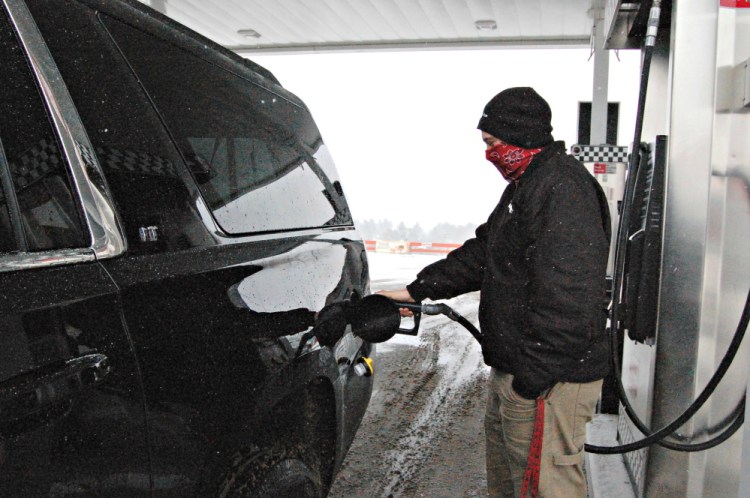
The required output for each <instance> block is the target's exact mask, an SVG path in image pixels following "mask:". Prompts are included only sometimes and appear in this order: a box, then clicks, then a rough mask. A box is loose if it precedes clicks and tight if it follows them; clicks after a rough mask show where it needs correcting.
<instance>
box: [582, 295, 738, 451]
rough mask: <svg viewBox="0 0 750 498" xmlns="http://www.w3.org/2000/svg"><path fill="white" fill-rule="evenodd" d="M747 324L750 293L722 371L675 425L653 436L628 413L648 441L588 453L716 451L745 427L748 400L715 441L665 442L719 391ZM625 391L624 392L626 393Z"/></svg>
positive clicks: (593, 448)
mask: <svg viewBox="0 0 750 498" xmlns="http://www.w3.org/2000/svg"><path fill="white" fill-rule="evenodd" d="M748 322H750V291H748V294H747V299H746V300H745V307H744V309H743V310H742V316H741V317H740V321H739V324H738V325H737V330H736V331H735V334H734V337H733V338H732V342H731V343H730V344H729V347H728V348H727V352H726V353H725V354H724V358H722V360H721V363H719V367H718V368H717V369H716V372H714V374H713V375H712V376H711V379H710V380H709V381H708V383H707V384H706V387H704V388H703V391H701V393H700V395H698V397H697V398H696V399H695V401H693V403H691V404H690V406H689V407H688V408H687V409H686V410H685V411H684V412H683V413H682V415H680V416H679V417H677V418H676V419H675V420H674V421H672V422H671V423H669V424H668V425H666V426H664V427H663V428H661V429H659V430H658V431H656V432H651V430H650V429H649V428H648V427H646V425H645V424H644V423H643V422H642V421H641V420H640V419H639V418H638V417H637V416H636V415H635V413H633V415H631V414H630V413H628V417H629V418H630V419H631V420H632V421H633V423H634V424H635V425H636V427H638V430H640V431H641V432H642V433H643V434H646V437H645V438H643V439H641V440H638V441H635V442H633V443H629V444H624V445H620V446H612V447H609V446H596V445H588V444H587V445H586V448H585V449H586V451H588V452H589V453H598V454H604V455H607V454H615V453H627V452H630V451H635V450H640V449H643V448H645V447H646V446H651V445H652V444H655V443H656V444H659V445H661V446H664V447H665V448H669V449H671V450H675V451H684V452H694V451H703V450H706V449H709V448H713V447H714V446H716V445H718V444H720V443H722V442H724V441H725V440H726V439H728V438H729V437H731V436H732V434H734V433H735V432H736V431H737V429H739V428H740V426H742V423H743V422H744V419H745V410H744V406H745V396H743V397H742V400H741V401H740V403H739V405H738V406H737V407H736V408H735V410H734V411H733V413H736V414H737V415H736V417H735V420H734V421H733V422H732V424H731V425H730V426H729V427H727V429H726V430H725V431H724V432H722V433H721V434H719V435H718V436H716V437H715V438H713V439H711V440H709V441H706V442H703V443H697V444H688V443H677V442H673V441H665V440H664V438H665V437H667V436H669V435H670V434H672V433H673V432H674V431H675V430H677V429H679V428H680V427H681V426H682V425H684V424H685V422H687V421H688V420H689V419H690V418H691V417H692V416H693V415H695V413H696V412H697V411H698V410H699V409H700V408H701V407H702V406H703V405H704V404H705V402H706V401H707V400H708V398H709V397H710V396H711V394H713V392H714V390H715V389H716V387H717V386H718V385H719V382H720V381H721V379H722V378H723V377H724V375H725V374H726V373H727V370H729V367H730V366H731V364H732V361H734V358H735V356H736V355H737V351H738V350H739V348H740V345H741V344H742V339H743V338H744V337H745V332H746V331H747V326H748ZM612 335H613V336H616V334H614V333H613V334H612ZM615 373H616V375H615V377H619V372H615ZM617 384H618V387H619V388H620V389H622V383H621V382H619V380H618V383H617ZM623 391H624V389H623ZM620 397H621V399H620V401H623V407H625V409H626V411H628V410H631V411H632V410H633V408H632V406H630V404H629V403H628V404H627V405H626V404H625V403H626V402H627V396H625V394H624V392H621V396H620Z"/></svg>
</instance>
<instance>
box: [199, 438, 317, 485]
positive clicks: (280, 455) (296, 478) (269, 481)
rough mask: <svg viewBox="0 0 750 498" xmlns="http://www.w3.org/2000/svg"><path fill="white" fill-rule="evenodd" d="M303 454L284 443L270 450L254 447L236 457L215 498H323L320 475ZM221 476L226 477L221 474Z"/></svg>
mask: <svg viewBox="0 0 750 498" xmlns="http://www.w3.org/2000/svg"><path fill="white" fill-rule="evenodd" d="M300 453H301V452H300V451H298V450H296V449H295V448H288V447H285V446H283V445H281V444H277V445H274V446H273V447H271V448H268V449H265V450H264V449H259V448H258V447H257V446H251V447H249V448H246V449H244V450H241V451H237V452H236V453H235V454H234V455H232V457H231V459H229V461H227V460H224V462H225V463H228V464H229V465H228V467H229V468H228V469H227V466H226V465H225V467H224V472H223V477H222V478H221V479H220V483H219V486H218V489H216V488H214V489H216V493H215V494H214V495H213V496H217V497H221V498H240V497H253V498H256V497H257V498H288V497H295V498H297V497H299V498H321V497H322V496H323V492H322V484H321V479H320V476H319V474H318V473H317V472H315V471H314V470H313V469H311V468H310V466H308V465H307V464H306V463H305V462H304V461H303V460H302V458H301V454H300ZM220 474H222V473H221V472H220Z"/></svg>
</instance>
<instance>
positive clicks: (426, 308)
mask: <svg viewBox="0 0 750 498" xmlns="http://www.w3.org/2000/svg"><path fill="white" fill-rule="evenodd" d="M396 304H397V305H398V306H399V307H406V308H408V309H410V310H412V311H416V312H421V313H424V314H425V315H445V316H447V317H448V318H450V319H451V320H453V321H455V322H458V323H459V324H461V325H462V326H463V327H464V328H465V329H466V330H468V331H469V332H470V333H471V335H472V336H474V338H475V339H476V340H477V341H478V342H479V343H480V344H481V343H482V339H483V336H482V333H481V332H480V331H479V329H477V328H476V327H475V326H474V324H472V323H471V322H470V321H469V320H467V319H466V318H465V317H463V316H461V315H460V314H459V313H457V312H456V311H455V310H453V308H451V307H450V306H448V305H447V304H445V303H436V304H420V303H396ZM748 323H750V291H748V294H747V299H746V300H745V307H744V309H743V310H742V316H741V317H740V321H739V323H738V325H737V330H736V331H735V333H734V337H733V338H732V342H731V343H730V344H729V347H728V348H727V352H726V353H725V354H724V358H722V361H721V363H720V364H719V367H718V368H717V369H716V372H714V374H713V376H712V377H711V379H710V380H709V382H708V383H707V384H706V387H705V388H704V389H703V391H702V392H701V393H700V395H699V396H698V397H697V398H696V399H695V401H693V403H692V404H691V405H690V406H689V407H688V408H687V409H686V410H685V411H684V412H683V413H682V415H680V416H679V417H677V418H676V419H675V420H674V421H672V422H671V423H670V424H668V425H666V426H665V427H663V428H662V429H659V430H658V431H656V432H653V433H651V431H650V429H648V428H647V427H645V425H643V426H642V428H641V427H638V429H639V430H640V431H641V432H642V433H644V434H646V435H647V437H645V438H643V439H640V440H638V441H635V442H633V443H628V444H623V445H618V446H597V445H593V444H586V445H585V450H586V451H587V452H589V453H596V454H601V455H613V454H620V453H628V452H630V451H636V450H640V449H643V448H645V447H647V446H651V445H653V444H659V445H661V446H664V447H665V448H669V449H671V450H675V451H683V452H696V451H705V450H707V449H710V448H713V447H714V446H717V445H719V444H721V443H723V442H724V441H726V440H727V439H729V438H730V437H731V436H732V435H733V434H734V433H735V432H737V430H738V429H739V428H740V427H741V426H742V424H743V422H744V420H745V397H744V396H743V397H742V400H741V401H740V403H739V404H738V405H737V407H735V409H734V411H733V412H732V415H734V416H733V417H732V418H733V420H732V422H731V424H730V425H729V426H728V427H727V428H726V429H725V430H724V431H723V432H722V433H721V434H719V435H718V436H716V437H714V438H712V439H710V440H708V441H704V442H701V443H677V442H672V441H665V440H664V438H666V437H667V436H669V435H671V434H672V433H673V432H674V431H675V430H677V429H678V428H680V427H681V426H682V425H684V424H685V422H687V421H688V420H689V419H690V418H692V416H693V415H695V413H696V412H697V411H698V410H699V409H700V408H701V407H702V406H703V405H704V404H705V402H706V401H707V400H708V398H709V397H710V396H711V394H713V392H714V390H715V389H716V387H717V386H718V385H719V382H720V381H721V379H722V378H723V377H724V375H725V374H726V372H727V370H729V367H730V366H731V365H732V362H733V361H734V358H735V357H736V355H737V351H738V350H739V348H740V345H741V344H742V340H743V339H744V337H745V332H746V331H747V327H748ZM613 335H614V334H613ZM620 386H621V385H620ZM631 409H632V407H631ZM636 418H637V417H636ZM634 422H635V420H634ZM638 422H639V423H641V424H642V422H640V420H638ZM636 425H638V423H636Z"/></svg>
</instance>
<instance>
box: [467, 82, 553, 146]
mask: <svg viewBox="0 0 750 498" xmlns="http://www.w3.org/2000/svg"><path fill="white" fill-rule="evenodd" d="M551 121H552V111H551V110H550V108H549V104H548V103H547V101H546V100H544V99H543V98H542V97H541V96H540V95H539V94H538V93H536V91H534V89H533V88H529V87H517V88H508V89H507V90H503V91H502V92H500V93H498V94H497V95H495V96H494V97H493V98H492V100H490V101H489V102H488V103H487V105H486V106H484V112H483V113H482V118H481V119H480V120H479V125H477V128H479V129H480V130H482V131H486V132H487V133H489V134H490V135H492V136H494V137H497V138H499V139H500V140H502V141H503V142H506V143H509V144H512V145H517V146H518V147H523V148H524V149H536V148H539V147H543V146H545V145H547V144H548V143H550V142H552V141H553V140H554V138H552V124H551Z"/></svg>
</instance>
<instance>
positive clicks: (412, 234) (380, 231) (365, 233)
mask: <svg viewBox="0 0 750 498" xmlns="http://www.w3.org/2000/svg"><path fill="white" fill-rule="evenodd" d="M355 223H356V225H357V228H358V229H359V232H360V234H361V235H362V238H364V239H366V240H413V241H417V242H450V243H461V242H464V241H465V240H466V239H469V238H471V237H473V236H474V230H476V228H477V226H476V225H475V224H472V223H467V224H465V225H452V224H450V223H438V224H437V225H435V226H434V227H432V228H431V229H430V230H425V229H424V228H422V226H421V225H420V224H419V223H416V224H414V225H413V226H407V225H406V224H405V223H404V222H400V223H399V224H398V225H396V226H394V225H393V222H392V221H390V220H371V219H367V220H361V221H356V222H355Z"/></svg>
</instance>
